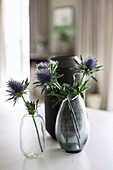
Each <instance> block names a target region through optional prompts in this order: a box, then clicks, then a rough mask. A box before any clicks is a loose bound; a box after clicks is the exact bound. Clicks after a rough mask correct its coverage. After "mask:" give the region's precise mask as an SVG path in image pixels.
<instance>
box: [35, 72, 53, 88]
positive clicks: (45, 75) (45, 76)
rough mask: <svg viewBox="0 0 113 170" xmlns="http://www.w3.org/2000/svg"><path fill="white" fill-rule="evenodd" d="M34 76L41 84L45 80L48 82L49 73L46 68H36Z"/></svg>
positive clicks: (49, 78)
mask: <svg viewBox="0 0 113 170" xmlns="http://www.w3.org/2000/svg"><path fill="white" fill-rule="evenodd" d="M36 78H37V80H38V81H39V82H40V83H41V84H42V85H43V84H44V83H46V82H50V80H51V74H50V72H49V71H48V70H47V69H40V70H37V73H36Z"/></svg>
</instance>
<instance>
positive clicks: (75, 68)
mask: <svg viewBox="0 0 113 170" xmlns="http://www.w3.org/2000/svg"><path fill="white" fill-rule="evenodd" d="M70 70H78V68H77V67H74V68H70Z"/></svg>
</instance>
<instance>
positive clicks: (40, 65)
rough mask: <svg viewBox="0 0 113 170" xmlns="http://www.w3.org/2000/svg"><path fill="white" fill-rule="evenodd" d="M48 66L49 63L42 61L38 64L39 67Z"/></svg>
mask: <svg viewBox="0 0 113 170" xmlns="http://www.w3.org/2000/svg"><path fill="white" fill-rule="evenodd" d="M47 67H48V64H47V63H46V62H40V63H39V64H37V69H38V70H40V69H46V68H47Z"/></svg>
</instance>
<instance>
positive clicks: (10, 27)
mask: <svg viewBox="0 0 113 170" xmlns="http://www.w3.org/2000/svg"><path fill="white" fill-rule="evenodd" d="M0 8H1V9H0V85H1V87H3V86H4V85H5V84H6V81H7V80H8V79H10V78H13V79H16V80H20V81H21V80H23V79H25V78H26V77H28V78H29V71H30V69H29V68H30V67H29V0H24V1H23V0H10V1H9V0H0Z"/></svg>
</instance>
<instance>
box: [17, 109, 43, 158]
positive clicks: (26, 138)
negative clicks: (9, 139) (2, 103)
mask: <svg viewBox="0 0 113 170" xmlns="http://www.w3.org/2000/svg"><path fill="white" fill-rule="evenodd" d="M30 112H31V113H32V112H33V113H34V114H26V115H25V116H23V117H22V119H21V122H20V149H21V152H22V154H23V155H24V156H26V157H28V158H37V157H38V156H39V155H40V154H41V153H43V152H44V150H45V125H44V120H43V118H42V117H41V116H40V115H39V114H38V112H37V110H35V111H28V113H30Z"/></svg>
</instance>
